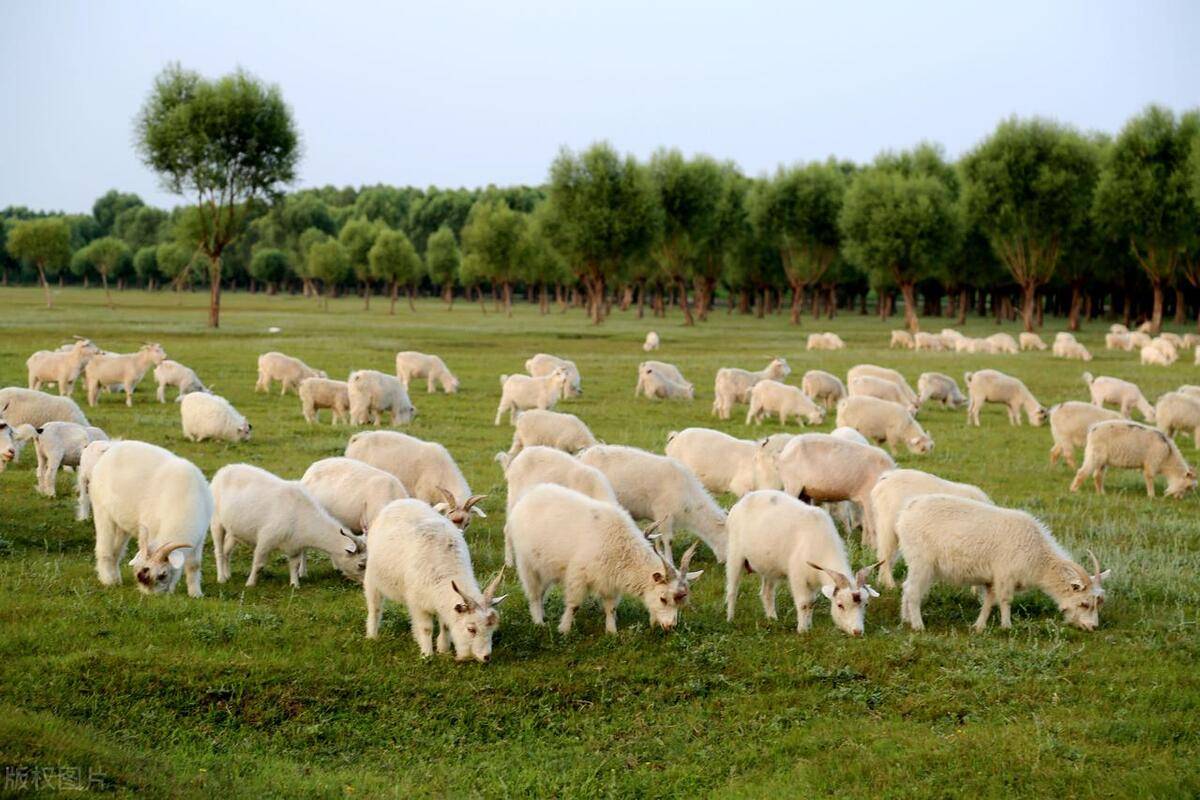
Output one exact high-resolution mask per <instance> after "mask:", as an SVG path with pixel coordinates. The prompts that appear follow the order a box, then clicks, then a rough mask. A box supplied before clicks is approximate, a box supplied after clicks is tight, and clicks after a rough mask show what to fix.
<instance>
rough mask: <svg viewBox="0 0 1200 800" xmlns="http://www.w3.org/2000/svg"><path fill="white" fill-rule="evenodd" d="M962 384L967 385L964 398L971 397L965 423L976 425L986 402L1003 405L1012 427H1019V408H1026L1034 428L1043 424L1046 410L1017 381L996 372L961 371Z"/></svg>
mask: <svg viewBox="0 0 1200 800" xmlns="http://www.w3.org/2000/svg"><path fill="white" fill-rule="evenodd" d="M963 383H965V384H966V385H967V397H968V398H970V404H969V405H968V407H967V423H968V424H974V425H975V426H976V427H978V426H979V412H980V411H981V410H982V409H983V406H984V404H985V403H999V404H1001V405H1003V406H1006V407H1007V408H1008V421H1009V424H1011V425H1020V424H1021V409H1025V416H1027V417H1028V418H1029V424H1030V425H1033V426H1034V427H1037V426H1039V425H1041V424H1042V423H1043V422H1045V421H1046V409H1045V407H1044V406H1043V405H1042V404H1041V403H1039V402H1038V401H1037V398H1036V397H1034V396H1033V392H1031V391H1029V389H1028V388H1026V386H1025V384H1024V383H1022V382H1021V381H1020V379H1018V378H1014V377H1013V376H1011V375H1005V374H1004V373H1003V372H1000V371H999V370H994V369H981V370H979V371H978V372H964V373H963Z"/></svg>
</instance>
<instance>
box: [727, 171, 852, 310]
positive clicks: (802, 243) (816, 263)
mask: <svg viewBox="0 0 1200 800" xmlns="http://www.w3.org/2000/svg"><path fill="white" fill-rule="evenodd" d="M845 196H846V177H845V174H844V173H843V172H842V171H841V170H840V169H839V167H838V165H837V164H836V162H834V161H832V160H830V161H826V162H813V163H811V164H806V165H803V166H796V167H791V168H789V169H785V168H780V169H779V171H778V172H776V173H775V176H774V177H773V178H772V179H770V180H768V181H760V182H758V183H756V184H755V186H754V189H753V190H752V191H751V193H750V194H749V196H748V197H747V200H746V205H747V208H748V211H749V214H750V222H751V224H752V225H753V226H754V229H755V230H756V231H757V233H758V235H759V236H760V237H762V238H763V239H764V240H766V241H769V242H771V244H772V245H773V246H774V247H775V249H776V250H777V251H778V253H779V258H780V263H781V264H782V265H783V273H784V275H785V276H786V277H787V281H788V283H789V284H790V285H791V287H792V315H791V322H792V324H793V325H796V324H799V322H800V303H801V301H802V299H803V296H804V290H805V288H806V287H808V286H811V285H815V284H817V283H818V282H819V281H820V280H821V278H822V276H824V274H825V272H826V270H828V269H829V267H830V265H831V264H832V263H833V260H834V258H836V257H837V254H838V246H839V243H840V241H841V231H840V229H839V227H838V218H839V215H840V214H841V213H842V205H843V203H844V201H845Z"/></svg>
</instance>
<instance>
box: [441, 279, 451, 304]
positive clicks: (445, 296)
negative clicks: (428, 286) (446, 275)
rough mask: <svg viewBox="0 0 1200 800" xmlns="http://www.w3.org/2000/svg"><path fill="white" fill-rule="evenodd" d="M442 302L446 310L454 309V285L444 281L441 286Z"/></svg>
mask: <svg viewBox="0 0 1200 800" xmlns="http://www.w3.org/2000/svg"><path fill="white" fill-rule="evenodd" d="M442 302H443V303H445V304H446V310H447V311H451V310H453V309H454V284H453V283H451V282H450V281H446V282H445V283H443V284H442Z"/></svg>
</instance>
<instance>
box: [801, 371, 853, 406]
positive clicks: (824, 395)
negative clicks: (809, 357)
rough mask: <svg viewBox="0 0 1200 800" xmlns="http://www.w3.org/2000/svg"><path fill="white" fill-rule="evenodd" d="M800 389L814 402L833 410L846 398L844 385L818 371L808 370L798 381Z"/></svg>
mask: <svg viewBox="0 0 1200 800" xmlns="http://www.w3.org/2000/svg"><path fill="white" fill-rule="evenodd" d="M800 388H801V389H802V390H803V391H804V393H805V394H806V395H808V396H809V397H811V398H812V399H813V400H814V401H815V402H818V403H820V404H821V405H823V406H825V408H826V409H830V408H833V407H834V406H836V405H837V403H838V401H839V400H841V399H842V398H843V397H845V396H846V385H845V384H844V383H842V379H841V378H839V377H838V376H836V375H834V374H832V373H829V372H826V371H824V370H820V369H810V370H809V371H808V372H806V373H804V377H803V378H801V380H800Z"/></svg>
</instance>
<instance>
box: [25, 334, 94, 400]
mask: <svg viewBox="0 0 1200 800" xmlns="http://www.w3.org/2000/svg"><path fill="white" fill-rule="evenodd" d="M99 352H100V348H98V347H96V345H94V344H92V342H91V340H90V339H83V338H80V337H76V338H75V343H74V344H72V345H69V346H68V347H67V349H66V350H61V349H60V350H39V351H37V352H36V353H34V354H33V355H31V356H30V357H29V358H28V359H27V360H26V361H25V367H26V368H27V369H28V371H29V388H30V389H41V388H42V387H43V386H45V385H47V384H51V383H55V384H58V393H59V394H60V395H63V396H70V395H71V394H72V393H74V391H75V382H76V381H77V380H79V375H80V374H81V373H82V372H83V369H84V367H85V366H87V363H88V361H90V360H91V359H92V357H93V356H95V355H96V354H97V353H99Z"/></svg>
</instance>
